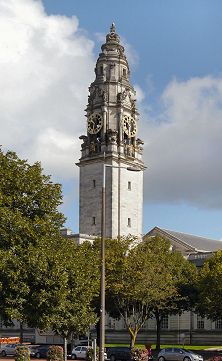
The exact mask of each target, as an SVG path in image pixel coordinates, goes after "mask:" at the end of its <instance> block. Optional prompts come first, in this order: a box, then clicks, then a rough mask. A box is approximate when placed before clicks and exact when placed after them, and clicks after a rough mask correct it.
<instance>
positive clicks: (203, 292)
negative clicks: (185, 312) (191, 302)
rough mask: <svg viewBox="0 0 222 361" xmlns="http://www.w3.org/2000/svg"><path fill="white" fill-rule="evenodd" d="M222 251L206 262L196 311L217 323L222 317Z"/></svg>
mask: <svg viewBox="0 0 222 361" xmlns="http://www.w3.org/2000/svg"><path fill="white" fill-rule="evenodd" d="M221 296H222V251H218V252H216V253H215V254H214V255H213V256H212V257H211V258H209V259H208V260H206V261H205V263H204V265H203V268H202V269H201V271H200V274H199V279H198V303H197V307H196V310H197V312H198V313H199V314H200V315H202V316H207V317H208V318H210V319H212V320H214V321H216V320H218V319H220V318H221V317H222V305H221Z"/></svg>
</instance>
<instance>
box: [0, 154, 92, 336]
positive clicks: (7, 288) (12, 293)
mask: <svg viewBox="0 0 222 361" xmlns="http://www.w3.org/2000/svg"><path fill="white" fill-rule="evenodd" d="M61 203H62V193H61V186H60V185H58V184H53V183H52V181H51V178H50V177H49V176H45V175H44V174H43V173H42V168H41V165H40V163H39V162H37V163H35V164H33V165H29V164H28V162H27V161H26V160H21V159H19V157H18V156H17V155H16V154H15V153H13V152H7V153H5V154H4V153H3V152H2V151H1V150H0V314H1V317H2V319H3V320H4V322H5V324H8V323H10V322H12V320H13V319H17V320H20V321H22V322H25V323H27V324H28V325H29V326H31V327H38V328H41V329H47V328H52V329H54V330H55V331H56V332H57V333H59V334H60V335H62V336H65V335H68V334H70V332H74V333H77V334H78V333H79V332H80V333H82V332H84V331H86V330H87V329H88V327H89V325H90V324H91V323H93V322H94V321H95V317H96V316H95V314H94V312H93V308H92V307H91V301H92V298H93V297H94V296H95V295H96V293H97V292H98V289H99V288H98V287H97V286H98V260H97V259H96V258H95V257H94V255H93V248H92V245H91V244H89V243H87V242H86V243H85V244H83V245H81V246H77V245H76V244H75V242H74V241H73V240H70V239H64V238H63V237H62V236H61V233H60V229H61V227H62V225H63V223H64V220H65V218H64V216H63V214H62V213H61V212H59V211H58V206H59V205H60V204H61Z"/></svg>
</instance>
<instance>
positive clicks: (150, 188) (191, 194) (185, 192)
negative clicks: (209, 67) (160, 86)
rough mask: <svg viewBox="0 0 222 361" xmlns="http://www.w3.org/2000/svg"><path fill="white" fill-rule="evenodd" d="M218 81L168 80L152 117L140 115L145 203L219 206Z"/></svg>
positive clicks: (221, 104)
mask: <svg viewBox="0 0 222 361" xmlns="http://www.w3.org/2000/svg"><path fill="white" fill-rule="evenodd" d="M221 99H222V78H213V77H211V76H206V77H203V78H192V79H190V80H188V81H184V82H179V81H177V80H176V79H175V80H173V81H172V82H171V83H170V84H169V85H168V87H167V88H166V89H165V91H164V93H163V94H162V103H163V105H164V110H163V112H162V113H161V114H159V117H158V119H151V117H149V115H148V114H143V116H142V117H141V119H142V118H143V117H144V119H146V120H145V121H144V122H143V129H142V133H143V134H144V140H145V142H146V144H145V154H144V157H145V162H146V164H147V166H148V170H147V171H146V175H145V193H146V197H147V198H148V199H149V201H154V202H188V203H190V204H192V205H195V206H199V207H213V208H221V207H222V192H221V187H222V186H221V185H222V163H221V154H222V142H221V134H222V100H221Z"/></svg>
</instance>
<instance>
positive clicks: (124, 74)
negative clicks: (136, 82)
mask: <svg viewBox="0 0 222 361" xmlns="http://www.w3.org/2000/svg"><path fill="white" fill-rule="evenodd" d="M123 76H125V77H126V69H125V68H123Z"/></svg>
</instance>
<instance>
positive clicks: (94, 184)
mask: <svg viewBox="0 0 222 361" xmlns="http://www.w3.org/2000/svg"><path fill="white" fill-rule="evenodd" d="M93 188H96V180H95V179H93Z"/></svg>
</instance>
